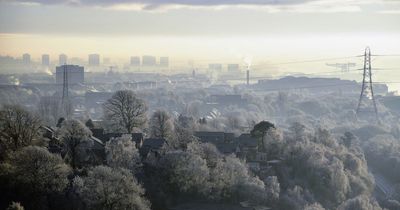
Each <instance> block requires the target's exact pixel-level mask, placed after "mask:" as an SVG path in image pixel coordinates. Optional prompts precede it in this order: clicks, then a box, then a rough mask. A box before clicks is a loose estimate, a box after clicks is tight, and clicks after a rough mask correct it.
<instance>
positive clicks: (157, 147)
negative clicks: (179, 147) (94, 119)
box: [42, 126, 277, 171]
mask: <svg viewBox="0 0 400 210" xmlns="http://www.w3.org/2000/svg"><path fill="white" fill-rule="evenodd" d="M90 130H91V131H92V135H91V136H90V140H91V141H92V142H93V144H92V146H91V148H90V149H91V150H92V151H93V154H95V155H96V158H97V159H99V160H102V161H104V160H105V150H104V147H105V144H106V142H107V141H109V140H110V139H112V138H118V137H122V136H123V135H130V136H131V139H132V141H133V142H135V145H136V148H137V149H138V150H139V153H140V155H141V157H142V159H146V158H147V157H148V156H149V155H153V156H156V157H157V156H159V155H160V154H161V153H162V152H163V151H164V149H165V148H166V147H168V143H167V141H166V140H165V139H163V138H145V136H144V135H143V133H130V134H127V133H109V132H105V130H104V129H103V128H91V129H90ZM42 131H43V136H44V137H46V138H48V139H49V140H50V141H49V151H50V152H53V153H61V152H62V148H61V146H60V144H59V140H58V137H57V135H56V132H55V130H54V129H53V128H51V127H47V126H43V127H42ZM194 135H195V136H196V137H197V139H198V140H199V141H200V142H203V143H211V144H213V145H215V146H216V148H217V149H218V150H219V152H221V153H222V154H226V155H230V154H234V155H236V156H237V157H239V158H241V159H243V160H246V162H247V164H248V165H249V167H250V168H251V169H252V170H253V171H260V170H262V169H265V168H268V167H269V166H270V165H271V164H273V163H276V162H277V160H267V154H266V153H263V152H260V151H259V143H258V140H257V139H256V138H254V137H252V136H251V135H250V134H249V133H243V134H241V135H240V136H237V137H236V136H235V135H234V134H233V133H225V132H210V131H198V132H195V133H194Z"/></svg>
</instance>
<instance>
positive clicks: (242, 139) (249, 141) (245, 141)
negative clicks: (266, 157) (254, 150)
mask: <svg viewBox="0 0 400 210" xmlns="http://www.w3.org/2000/svg"><path fill="white" fill-rule="evenodd" d="M237 141H238V144H239V146H241V147H256V146H257V145H258V142H257V139H256V138H254V137H252V136H251V135H250V134H249V133H243V134H241V135H240V136H239V137H237Z"/></svg>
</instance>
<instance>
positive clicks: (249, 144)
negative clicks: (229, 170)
mask: <svg viewBox="0 0 400 210" xmlns="http://www.w3.org/2000/svg"><path fill="white" fill-rule="evenodd" d="M236 141H237V143H238V147H239V151H238V153H237V156H238V157H240V158H245V159H246V160H249V161H251V160H256V159H257V153H258V141H257V139H256V138H254V137H252V136H251V134H249V133H244V134H241V135H240V136H239V137H237V138H236Z"/></svg>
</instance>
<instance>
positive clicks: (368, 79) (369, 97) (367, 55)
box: [356, 47, 378, 121]
mask: <svg viewBox="0 0 400 210" xmlns="http://www.w3.org/2000/svg"><path fill="white" fill-rule="evenodd" d="M371 69H372V68H371V50H370V49H369V47H367V48H365V52H364V72H363V82H362V87H361V94H360V99H359V100H358V106H357V112H356V113H357V116H358V117H359V116H360V113H361V112H368V113H372V112H373V113H374V114H375V118H376V120H377V121H378V109H377V108H376V102H375V97H374V91H373V87H372V70H371ZM371 102H372V105H373V109H372V107H371Z"/></svg>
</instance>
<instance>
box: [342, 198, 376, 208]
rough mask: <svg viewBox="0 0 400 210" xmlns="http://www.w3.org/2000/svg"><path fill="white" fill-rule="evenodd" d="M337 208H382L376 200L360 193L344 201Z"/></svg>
mask: <svg viewBox="0 0 400 210" xmlns="http://www.w3.org/2000/svg"><path fill="white" fill-rule="evenodd" d="M338 210H382V208H381V207H380V206H379V204H378V202H376V201H375V200H372V199H370V198H369V197H368V196H366V195H360V196H358V197H355V198H352V199H349V200H347V201H346V202H344V203H343V204H342V205H340V206H339V207H338Z"/></svg>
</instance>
